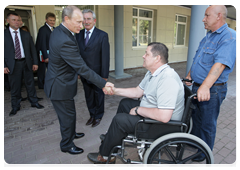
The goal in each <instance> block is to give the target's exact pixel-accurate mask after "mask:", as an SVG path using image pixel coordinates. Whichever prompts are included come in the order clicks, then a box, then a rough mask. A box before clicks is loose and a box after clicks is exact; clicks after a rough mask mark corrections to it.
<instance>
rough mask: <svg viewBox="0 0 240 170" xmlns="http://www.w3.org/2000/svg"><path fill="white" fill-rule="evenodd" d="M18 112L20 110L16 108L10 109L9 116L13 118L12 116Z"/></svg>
mask: <svg viewBox="0 0 240 170" xmlns="http://www.w3.org/2000/svg"><path fill="white" fill-rule="evenodd" d="M19 110H20V108H18V109H12V110H11V112H10V113H9V116H14V115H16V114H17V111H19Z"/></svg>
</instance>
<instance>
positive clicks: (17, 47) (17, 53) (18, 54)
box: [13, 31, 21, 59]
mask: <svg viewBox="0 0 240 170" xmlns="http://www.w3.org/2000/svg"><path fill="white" fill-rule="evenodd" d="M13 32H14V33H15V58H16V59H21V49H20V43H19V39H18V36H17V33H18V32H17V31H13Z"/></svg>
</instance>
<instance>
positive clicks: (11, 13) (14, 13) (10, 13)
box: [7, 12, 19, 18]
mask: <svg viewBox="0 0 240 170" xmlns="http://www.w3.org/2000/svg"><path fill="white" fill-rule="evenodd" d="M10 15H15V16H19V15H18V14H17V13H16V12H9V13H8V14H7V18H9V16H10Z"/></svg>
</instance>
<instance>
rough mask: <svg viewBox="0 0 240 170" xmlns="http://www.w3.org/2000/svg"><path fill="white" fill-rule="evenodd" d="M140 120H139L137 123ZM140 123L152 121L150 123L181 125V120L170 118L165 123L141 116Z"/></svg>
mask: <svg viewBox="0 0 240 170" xmlns="http://www.w3.org/2000/svg"><path fill="white" fill-rule="evenodd" d="M140 122H141V120H139V123H140ZM142 123H152V124H165V125H173V126H182V122H180V121H176V120H170V121H169V122H167V123H163V122H160V121H157V120H154V119H149V118H143V119H142Z"/></svg>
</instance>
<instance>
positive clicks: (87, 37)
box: [85, 31, 90, 46]
mask: <svg viewBox="0 0 240 170" xmlns="http://www.w3.org/2000/svg"><path fill="white" fill-rule="evenodd" d="M89 33H90V31H87V33H86V34H87V35H86V38H85V46H87V43H88V40H89Z"/></svg>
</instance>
